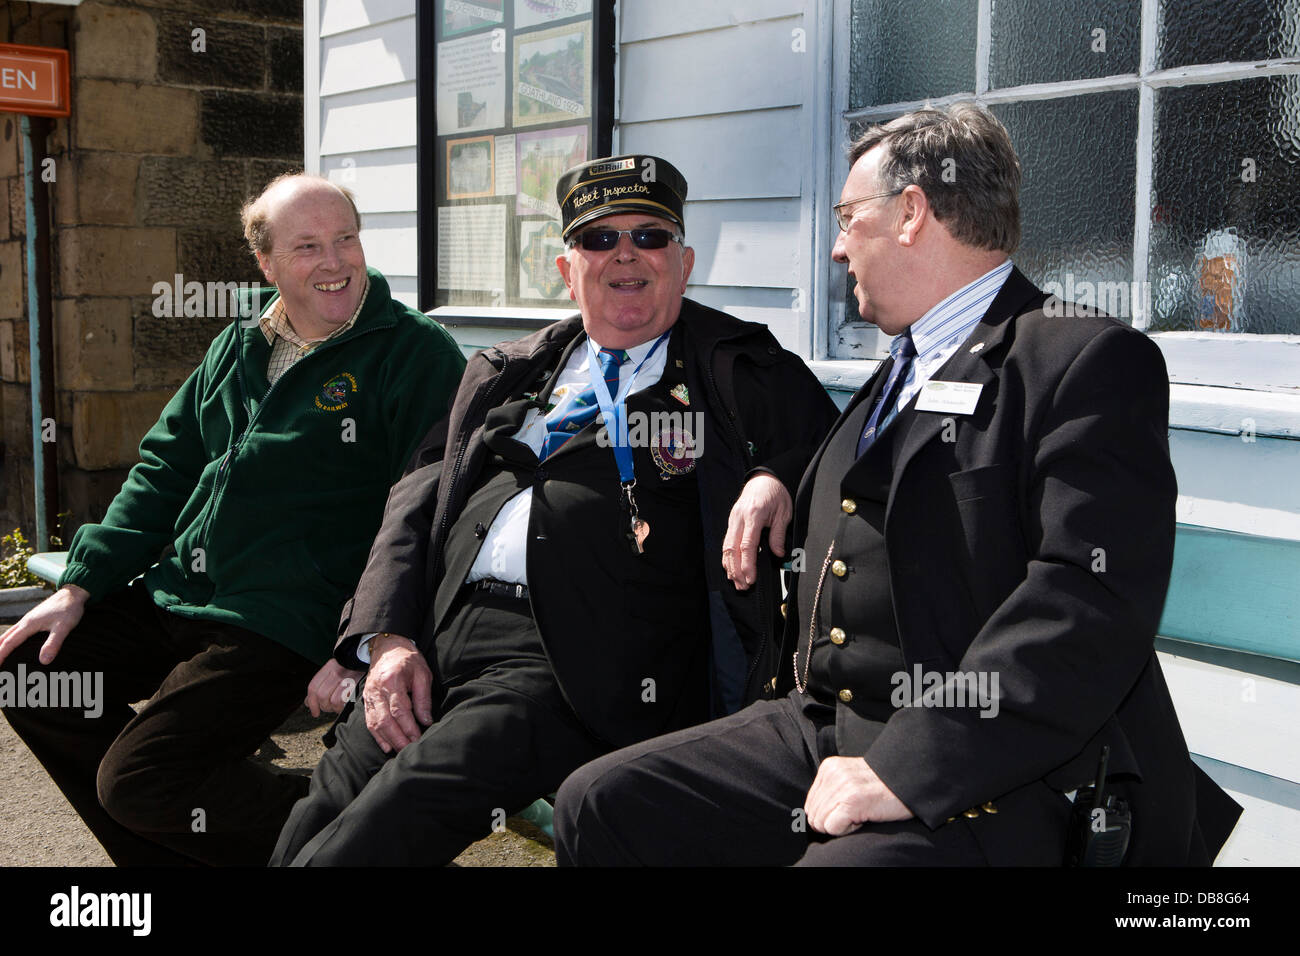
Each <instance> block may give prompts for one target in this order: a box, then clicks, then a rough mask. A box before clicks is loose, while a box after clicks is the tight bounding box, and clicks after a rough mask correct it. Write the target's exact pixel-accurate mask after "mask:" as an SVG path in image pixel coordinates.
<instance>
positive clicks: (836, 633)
mask: <svg viewBox="0 0 1300 956" xmlns="http://www.w3.org/2000/svg"><path fill="white" fill-rule="evenodd" d="M847 637H848V635H847V634H845V633H844V628H842V627H832V628H831V643H832V644H843V643H844V641H845V639H846V638H847Z"/></svg>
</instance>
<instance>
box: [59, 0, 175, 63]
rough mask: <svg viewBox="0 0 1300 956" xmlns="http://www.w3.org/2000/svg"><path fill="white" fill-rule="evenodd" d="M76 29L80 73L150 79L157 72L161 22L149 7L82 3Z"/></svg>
mask: <svg viewBox="0 0 1300 956" xmlns="http://www.w3.org/2000/svg"><path fill="white" fill-rule="evenodd" d="M73 31H74V32H73V42H74V44H75V45H74V47H73V51H72V68H73V70H75V71H76V74H77V76H98V77H107V78H111V79H117V80H144V81H149V80H152V79H153V78H154V76H155V74H156V73H157V48H158V26H157V24H156V23H155V21H154V18H153V14H152V13H150V12H149V11H148V10H135V9H132V8H130V7H115V6H108V5H106V4H102V3H86V4H82V5H81V6H79V7H77V12H76V17H75V21H74V27H73Z"/></svg>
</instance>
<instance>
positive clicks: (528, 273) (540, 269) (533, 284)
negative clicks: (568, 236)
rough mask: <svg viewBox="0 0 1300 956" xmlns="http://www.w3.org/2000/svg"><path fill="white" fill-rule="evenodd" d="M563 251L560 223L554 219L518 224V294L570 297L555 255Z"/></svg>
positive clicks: (558, 297)
mask: <svg viewBox="0 0 1300 956" xmlns="http://www.w3.org/2000/svg"><path fill="white" fill-rule="evenodd" d="M563 254H564V241H563V240H562V239H561V238H560V224H559V223H558V222H556V221H555V220H554V219H546V220H531V221H523V222H520V223H519V297H520V298H521V299H563V300H567V299H568V298H569V292H568V288H567V287H566V286H565V284H564V278H563V277H562V276H561V275H560V270H559V269H557V268H556V267H555V257H556V256H559V255H563Z"/></svg>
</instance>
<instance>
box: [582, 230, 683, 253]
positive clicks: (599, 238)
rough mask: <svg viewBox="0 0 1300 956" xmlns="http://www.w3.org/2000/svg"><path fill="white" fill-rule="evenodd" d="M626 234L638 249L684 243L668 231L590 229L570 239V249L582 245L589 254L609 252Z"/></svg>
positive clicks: (679, 237)
mask: <svg viewBox="0 0 1300 956" xmlns="http://www.w3.org/2000/svg"><path fill="white" fill-rule="evenodd" d="M625 234H626V235H629V236H631V237H632V245H634V246H636V247H637V248H638V249H662V248H664V247H665V246H666V245H668V243H670V242H681V241H682V237H681V236H679V235H677V234H676V233H673V232H671V231H670V230H668V229H588V230H587V231H586V232H580V233H578V235H576V236H572V237H570V238H569V248H573V247H574V246H579V245H580V246H582V248H583V249H585V250H586V251H587V252H608V251H609V250H610V249H613V248H614V247H615V246H617V245H618V240H619V239H620V237H622V236H623V235H625Z"/></svg>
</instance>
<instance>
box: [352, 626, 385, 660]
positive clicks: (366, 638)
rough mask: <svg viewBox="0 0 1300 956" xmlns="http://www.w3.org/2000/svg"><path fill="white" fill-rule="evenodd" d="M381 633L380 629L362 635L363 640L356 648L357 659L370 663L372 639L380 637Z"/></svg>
mask: <svg viewBox="0 0 1300 956" xmlns="http://www.w3.org/2000/svg"><path fill="white" fill-rule="evenodd" d="M380 633H381V632H380V631H371V632H370V633H369V634H362V635H361V642H360V643H359V644H357V650H356V655H357V660H359V661H360V662H361V663H363V664H366V665H369V664H370V641H371V639H372V638H376V637H378V636H379V635H380Z"/></svg>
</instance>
